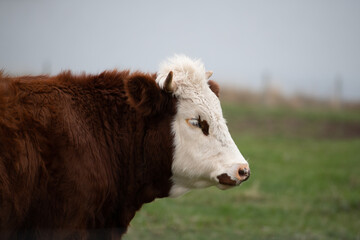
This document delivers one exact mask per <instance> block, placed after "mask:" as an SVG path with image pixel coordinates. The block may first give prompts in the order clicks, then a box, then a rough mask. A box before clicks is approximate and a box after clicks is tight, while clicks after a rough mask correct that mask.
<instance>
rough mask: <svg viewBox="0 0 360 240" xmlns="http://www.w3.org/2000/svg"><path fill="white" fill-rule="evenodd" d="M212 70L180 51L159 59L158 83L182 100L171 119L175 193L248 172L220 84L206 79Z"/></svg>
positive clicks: (235, 180)
mask: <svg viewBox="0 0 360 240" xmlns="http://www.w3.org/2000/svg"><path fill="white" fill-rule="evenodd" d="M211 74H212V72H210V71H208V72H206V71H205V67H204V65H203V63H202V62H201V61H200V60H192V59H190V58H188V57H186V56H178V55H176V56H175V57H173V58H171V59H169V60H168V61H167V62H164V63H163V64H161V65H160V70H159V71H158V74H157V79H156V81H157V83H158V85H159V86H160V88H162V89H164V90H166V91H168V92H172V94H173V95H174V96H175V97H176V98H177V100H178V106H177V114H176V116H175V118H174V120H173V123H172V131H173V134H174V147H175V151H174V157H173V163H172V173H173V177H172V180H173V186H172V188H171V191H170V196H173V197H176V196H179V195H181V194H183V193H185V192H187V191H188V190H190V189H193V188H203V187H208V186H212V185H216V186H217V187H219V188H220V189H227V188H229V187H231V186H236V185H239V184H240V183H241V182H243V181H245V180H246V179H248V177H249V176H250V169H249V165H248V163H247V161H246V160H245V159H244V157H243V156H242V155H241V153H240V151H239V150H238V148H237V146H236V145H235V143H234V141H233V139H232V138H231V136H230V133H229V130H228V128H227V126H226V121H225V119H224V117H223V115H222V109H221V106H220V101H219V99H218V97H217V92H216V91H217V87H216V86H215V85H214V83H213V82H211V81H210V82H209V80H208V79H209V77H210V76H211ZM210 85H211V86H210ZM210 87H211V89H212V90H211V89H210Z"/></svg>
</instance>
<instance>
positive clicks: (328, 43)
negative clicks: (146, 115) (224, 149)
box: [0, 0, 360, 239]
mask: <svg viewBox="0 0 360 240" xmlns="http://www.w3.org/2000/svg"><path fill="white" fill-rule="evenodd" d="M176 53H178V54H186V55H188V56H190V57H193V58H201V59H202V60H203V62H204V63H205V66H206V68H207V69H208V70H213V71H214V75H213V77H212V78H213V79H214V80H216V81H217V82H218V83H219V84H220V85H221V87H222V91H221V93H220V97H221V100H222V106H223V111H224V115H225V117H226V118H227V120H228V123H229V128H230V132H231V134H232V136H233V138H234V140H235V142H236V143H237V145H238V147H239V149H240V151H241V152H242V154H243V155H244V156H245V157H246V158H247V159H248V160H249V162H250V166H251V168H252V177H251V178H250V179H249V181H248V182H246V183H244V184H243V186H241V187H239V188H235V189H231V190H228V191H226V192H223V191H220V190H217V189H214V188H209V189H205V190H199V191H193V192H190V193H188V194H187V195H185V196H183V197H181V198H178V199H161V200H156V201H155V202H153V203H151V204H147V205H145V206H144V207H143V209H142V210H141V211H140V212H139V213H138V214H137V215H136V217H135V219H134V220H133V221H132V224H131V227H130V229H129V231H128V234H127V235H126V236H125V239H140V238H142V239H159V238H164V239H219V238H221V239H230V238H234V237H239V238H241V239H360V230H359V226H360V217H359V216H360V1H357V0H312V1H310V0H309V1H307V0H305V1H302V0H291V1H289V0H270V1H269V0H247V1H242V0H239V1H235V0H233V1H229V0H227V1H226V0H225V1H214V0H207V1H205V0H197V1H190V0H185V1H165V0H163V1H161V0H155V1H145V0H143V1H140V0H135V1H110V0H103V1H90V0H86V1H85V0H78V1H73V0H71V1H70V0H63V1H45V0H32V1H28V0H15V1H14V0H1V1H0V69H3V71H4V72H5V73H6V74H10V75H22V74H57V73H59V72H61V71H62V70H67V69H71V70H72V71H73V72H75V73H80V72H83V71H85V72H88V73H100V72H102V71H104V70H106V69H113V68H118V69H131V70H142V71H150V72H156V71H157V68H158V65H159V63H161V62H162V61H163V60H165V59H166V58H168V57H170V56H173V55H174V54H176Z"/></svg>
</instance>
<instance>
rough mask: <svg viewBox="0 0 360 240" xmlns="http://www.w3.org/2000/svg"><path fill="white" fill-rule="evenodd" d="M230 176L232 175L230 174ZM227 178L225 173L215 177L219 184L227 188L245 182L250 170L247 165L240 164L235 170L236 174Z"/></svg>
mask: <svg viewBox="0 0 360 240" xmlns="http://www.w3.org/2000/svg"><path fill="white" fill-rule="evenodd" d="M231 175H232V174H231ZM232 176H233V177H231V176H229V175H228V174H227V173H223V174H221V175H219V176H217V179H218V180H219V183H220V184H223V185H228V186H236V185H239V184H240V183H242V182H245V181H246V180H248V179H249V177H250V168H249V164H240V165H239V166H238V168H237V172H236V173H235V174H234V175H232Z"/></svg>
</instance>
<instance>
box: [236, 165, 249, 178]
mask: <svg viewBox="0 0 360 240" xmlns="http://www.w3.org/2000/svg"><path fill="white" fill-rule="evenodd" d="M238 174H239V179H240V181H241V182H244V181H246V180H248V178H249V177H250V168H249V165H248V164H241V165H240V167H239V168H238Z"/></svg>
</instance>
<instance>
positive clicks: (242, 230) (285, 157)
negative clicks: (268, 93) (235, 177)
mask: <svg viewBox="0 0 360 240" xmlns="http://www.w3.org/2000/svg"><path fill="white" fill-rule="evenodd" d="M223 110H224V115H225V117H226V118H227V120H228V123H229V128H230V132H231V134H232V136H233V138H234V140H235V142H236V143H237V145H238V147H239V149H240V151H241V152H242V154H243V155H244V157H245V158H246V159H248V160H249V163H250V166H251V178H250V179H249V180H248V181H247V182H246V183H244V184H243V185H241V186H240V187H237V188H233V189H231V190H227V191H221V190H218V189H217V188H214V187H212V188H208V189H203V190H197V191H192V192H190V193H188V194H186V195H184V196H182V197H180V198H176V199H169V198H167V199H159V200H156V201H155V202H153V203H150V204H147V205H144V207H143V208H142V209H141V211H140V212H138V213H137V215H136V216H135V218H134V220H133V221H132V222H131V227H130V228H129V230H128V233H127V235H125V237H124V238H125V239H127V240H131V239H142V240H145V239H199V240H201V239H206V240H209V239H217V240H219V239H235V238H236V239H360V112H354V111H353V112H350V111H345V110H342V111H331V110H324V109H321V110H320V109H317V110H316V109H312V110H293V109H284V108H272V109H267V108H262V107H256V106H242V107H239V106H236V105H233V104H224V105H223Z"/></svg>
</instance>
